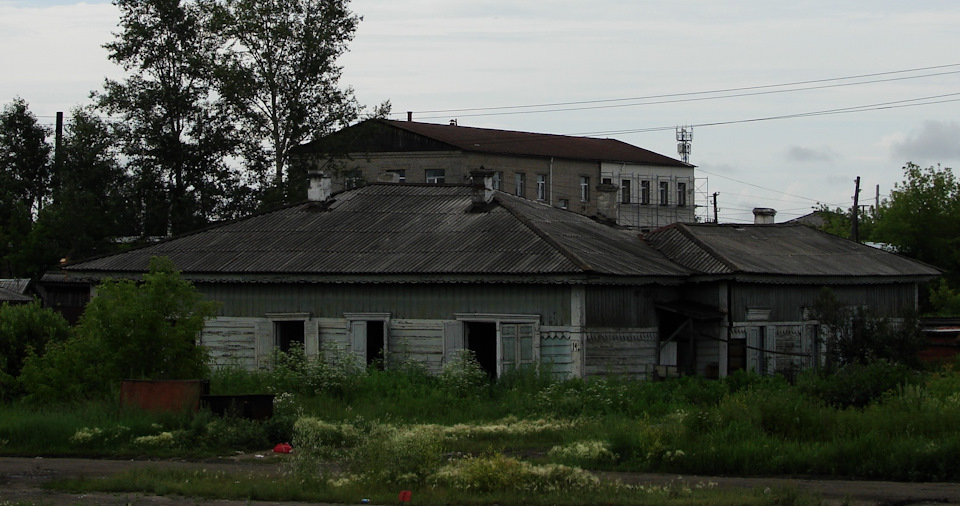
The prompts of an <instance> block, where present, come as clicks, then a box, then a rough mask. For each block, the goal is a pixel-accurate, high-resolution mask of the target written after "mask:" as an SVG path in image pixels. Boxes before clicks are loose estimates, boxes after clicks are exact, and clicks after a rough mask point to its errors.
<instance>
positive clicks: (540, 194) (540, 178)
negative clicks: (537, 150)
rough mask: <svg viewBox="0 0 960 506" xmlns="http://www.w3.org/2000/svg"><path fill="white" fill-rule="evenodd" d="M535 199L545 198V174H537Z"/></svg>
mask: <svg viewBox="0 0 960 506" xmlns="http://www.w3.org/2000/svg"><path fill="white" fill-rule="evenodd" d="M537 200H547V175H546V174H537Z"/></svg>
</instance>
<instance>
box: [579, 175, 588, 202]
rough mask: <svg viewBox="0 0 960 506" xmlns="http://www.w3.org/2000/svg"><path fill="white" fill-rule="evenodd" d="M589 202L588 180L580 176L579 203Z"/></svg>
mask: <svg viewBox="0 0 960 506" xmlns="http://www.w3.org/2000/svg"><path fill="white" fill-rule="evenodd" d="M589 201H590V178H589V177H587V176H580V202H589Z"/></svg>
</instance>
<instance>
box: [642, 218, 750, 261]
mask: <svg viewBox="0 0 960 506" xmlns="http://www.w3.org/2000/svg"><path fill="white" fill-rule="evenodd" d="M664 228H675V229H677V231H678V232H679V233H680V234H681V235H683V236H684V237H686V238H687V240H689V241H690V242H692V243H693V244H694V245H696V246H697V247H698V248H700V249H701V250H703V251H705V252H706V253H707V254H708V255H710V256H711V257H713V258H714V259H715V260H716V261H718V262H720V263H722V264H723V265H724V266H725V267H726V268H727V269H730V273H731V274H735V273H737V272H742V271H743V269H742V268H740V267H739V266H737V264H735V263H734V262H733V261H731V260H730V259H728V258H727V257H725V256H724V255H721V254H720V252H718V251H717V250H715V249H713V248H712V247H711V246H709V245H708V244H707V243H705V242H703V241H701V240H700V239H698V238H697V237H696V236H695V235H694V234H693V232H691V231H690V227H689V226H688V224H687V223H674V224H672V225H668V226H666V227H664ZM658 249H659V248H658ZM671 260H673V261H674V262H676V260H674V259H671Z"/></svg>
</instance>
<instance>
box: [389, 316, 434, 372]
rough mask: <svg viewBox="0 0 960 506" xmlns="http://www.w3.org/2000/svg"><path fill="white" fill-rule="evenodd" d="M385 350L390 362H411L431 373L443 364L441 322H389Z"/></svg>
mask: <svg viewBox="0 0 960 506" xmlns="http://www.w3.org/2000/svg"><path fill="white" fill-rule="evenodd" d="M387 340H388V343H387V349H388V350H389V352H390V353H391V357H390V359H388V364H387V365H388V367H389V365H390V363H391V362H390V361H391V360H404V361H405V360H413V361H417V362H420V363H422V364H423V365H425V366H426V368H427V370H428V371H430V372H432V373H437V372H440V368H441V367H442V362H443V322H442V321H438V320H390V328H389V330H388V337H387Z"/></svg>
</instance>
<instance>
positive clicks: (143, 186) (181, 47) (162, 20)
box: [96, 0, 239, 235]
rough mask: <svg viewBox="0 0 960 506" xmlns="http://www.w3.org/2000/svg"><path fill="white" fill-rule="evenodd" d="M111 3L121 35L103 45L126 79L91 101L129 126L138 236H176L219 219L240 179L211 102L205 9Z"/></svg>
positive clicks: (153, 2) (211, 44) (175, 1)
mask: <svg viewBox="0 0 960 506" xmlns="http://www.w3.org/2000/svg"><path fill="white" fill-rule="evenodd" d="M114 3H115V5H117V7H119V8H120V13H121V17H120V27H121V31H120V32H119V33H118V34H116V36H117V39H116V40H115V41H114V42H111V43H109V44H107V45H106V46H105V47H106V48H107V49H108V50H109V58H110V59H111V60H112V61H114V62H116V63H118V64H120V65H122V66H123V68H124V69H125V70H127V71H129V72H131V73H132V75H131V76H130V77H129V78H127V79H126V80H125V81H123V82H117V81H111V80H107V81H106V83H105V85H104V91H103V92H102V93H100V94H96V98H98V99H99V106H100V107H101V108H103V109H104V110H105V111H107V112H108V113H111V114H117V115H120V116H121V117H122V118H123V120H124V122H125V123H126V124H127V126H128V128H127V130H126V133H127V135H126V136H125V148H124V151H125V154H126V155H127V156H128V157H129V158H130V164H131V169H132V172H133V174H134V177H135V179H136V185H137V187H138V189H139V191H140V195H139V197H140V198H139V202H138V204H139V207H140V208H141V210H142V212H143V214H144V216H143V217H142V224H143V230H142V233H144V234H145V235H163V234H165V233H167V232H173V233H179V232H183V231H186V230H190V229H192V228H196V227H198V226H201V225H203V224H205V223H207V222H208V221H210V220H214V219H219V218H222V217H224V216H221V215H220V211H222V208H223V207H224V203H225V202H226V201H229V199H230V197H231V196H230V195H229V194H230V193H231V191H233V190H234V189H235V186H234V183H235V182H236V181H237V180H238V179H239V177H238V176H237V175H236V172H237V169H236V168H235V167H231V166H230V165H228V164H227V157H228V156H230V155H231V154H233V153H235V152H236V150H237V146H238V145H237V142H236V139H235V137H234V136H233V135H232V126H231V125H230V124H229V123H228V122H227V121H224V120H222V119H220V118H222V116H221V115H220V114H217V112H216V111H215V104H214V101H213V99H212V97H211V84H210V78H211V75H212V74H211V72H212V68H213V67H212V61H213V59H212V58H213V51H214V48H215V40H214V39H213V38H212V37H211V36H210V34H209V33H208V32H207V31H205V29H204V25H205V22H204V15H205V11H204V10H202V9H200V8H199V6H198V5H197V4H196V3H185V2H181V1H180V0H114ZM157 192H160V194H159V195H158V193H157ZM157 215H159V216H162V217H163V218H165V219H157ZM161 224H162V225H165V227H163V229H161Z"/></svg>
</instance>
